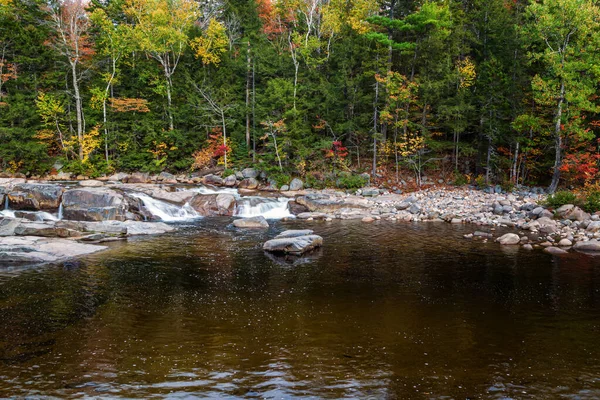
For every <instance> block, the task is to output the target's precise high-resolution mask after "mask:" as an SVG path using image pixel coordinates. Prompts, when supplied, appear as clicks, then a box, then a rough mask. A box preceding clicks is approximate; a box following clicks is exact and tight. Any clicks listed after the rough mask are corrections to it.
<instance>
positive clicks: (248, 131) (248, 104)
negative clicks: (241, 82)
mask: <svg viewBox="0 0 600 400" xmlns="http://www.w3.org/2000/svg"><path fill="white" fill-rule="evenodd" d="M250 72H251V71H250V41H249V40H248V48H247V51H246V149H247V150H248V152H250V79H251V75H250Z"/></svg>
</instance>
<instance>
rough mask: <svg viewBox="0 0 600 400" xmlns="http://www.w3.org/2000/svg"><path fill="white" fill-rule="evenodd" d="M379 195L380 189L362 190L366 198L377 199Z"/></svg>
mask: <svg viewBox="0 0 600 400" xmlns="http://www.w3.org/2000/svg"><path fill="white" fill-rule="evenodd" d="M379 194H380V192H379V189H377V188H374V187H370V188H364V189H362V195H363V196H364V197H375V196H379Z"/></svg>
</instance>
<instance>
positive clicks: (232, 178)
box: [223, 174, 237, 187]
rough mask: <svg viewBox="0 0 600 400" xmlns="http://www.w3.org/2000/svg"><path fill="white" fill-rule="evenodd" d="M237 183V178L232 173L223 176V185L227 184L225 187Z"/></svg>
mask: <svg viewBox="0 0 600 400" xmlns="http://www.w3.org/2000/svg"><path fill="white" fill-rule="evenodd" d="M236 183H237V179H236V177H235V175H234V174H232V175H229V176H228V177H227V178H225V180H224V181H223V185H225V186H227V187H234V186H235V184H236Z"/></svg>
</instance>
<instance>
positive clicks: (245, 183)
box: [238, 178, 258, 189]
mask: <svg viewBox="0 0 600 400" xmlns="http://www.w3.org/2000/svg"><path fill="white" fill-rule="evenodd" d="M238 187H239V188H240V189H256V188H258V181H257V180H256V179H255V178H245V179H244V180H242V181H241V182H240V184H239V185H238Z"/></svg>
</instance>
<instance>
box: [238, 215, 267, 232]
mask: <svg viewBox="0 0 600 400" xmlns="http://www.w3.org/2000/svg"><path fill="white" fill-rule="evenodd" d="M233 225H234V226H235V227H236V228H250V229H265V228H268V227H269V223H268V222H267V220H266V219H265V217H263V216H262V215H259V216H257V217H251V218H242V219H236V220H235V221H233Z"/></svg>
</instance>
